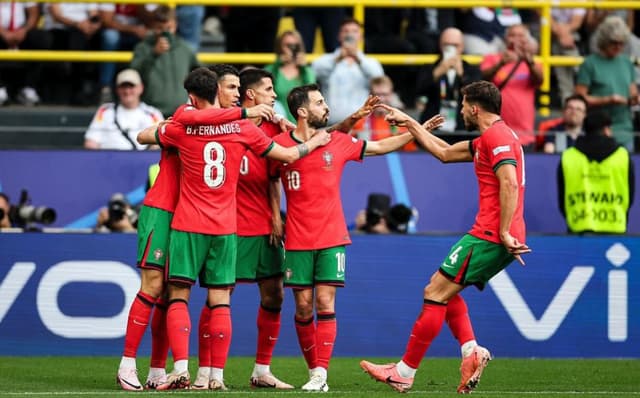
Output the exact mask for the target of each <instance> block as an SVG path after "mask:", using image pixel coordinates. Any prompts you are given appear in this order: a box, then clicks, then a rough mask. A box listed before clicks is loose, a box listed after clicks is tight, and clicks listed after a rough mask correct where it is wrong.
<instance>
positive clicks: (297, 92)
mask: <svg viewBox="0 0 640 398" xmlns="http://www.w3.org/2000/svg"><path fill="white" fill-rule="evenodd" d="M311 91H320V87H318V85H317V84H306V85H304V86H299V87H296V88H294V89H293V90H291V92H289V95H287V105H288V106H289V112H291V114H292V115H293V116H294V117H295V118H296V119H297V118H298V109H299V108H302V107H303V106H306V105H309V93H310V92H311Z"/></svg>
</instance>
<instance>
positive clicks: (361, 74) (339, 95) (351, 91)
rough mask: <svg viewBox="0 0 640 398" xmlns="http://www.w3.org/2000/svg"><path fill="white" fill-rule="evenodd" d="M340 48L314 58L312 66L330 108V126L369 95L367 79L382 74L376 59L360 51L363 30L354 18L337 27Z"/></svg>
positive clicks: (357, 106)
mask: <svg viewBox="0 0 640 398" xmlns="http://www.w3.org/2000/svg"><path fill="white" fill-rule="evenodd" d="M338 39H339V42H340V46H339V47H338V48H337V49H336V50H335V51H333V52H332V53H328V54H324V55H322V56H321V57H319V58H318V59H316V60H315V61H314V62H313V64H312V66H313V70H314V71H315V73H316V77H317V79H318V82H319V83H320V84H321V86H322V92H323V93H324V94H325V97H326V99H327V102H328V103H330V104H331V105H332V109H333V111H332V112H331V116H330V117H331V119H330V123H335V122H339V121H342V120H344V119H345V118H346V117H347V116H349V115H350V114H351V113H352V112H353V111H355V110H356V109H358V108H359V107H360V104H362V103H363V102H364V101H365V100H366V99H367V96H368V95H369V80H371V79H372V78H374V77H379V76H382V75H384V71H383V70H382V65H380V62H378V60H376V59H374V58H371V57H367V56H365V55H364V53H363V52H362V51H360V50H359V44H360V42H361V41H362V27H361V26H360V23H359V22H358V21H356V20H355V19H352V18H348V19H345V20H344V21H343V22H342V24H341V25H340V34H339V36H338Z"/></svg>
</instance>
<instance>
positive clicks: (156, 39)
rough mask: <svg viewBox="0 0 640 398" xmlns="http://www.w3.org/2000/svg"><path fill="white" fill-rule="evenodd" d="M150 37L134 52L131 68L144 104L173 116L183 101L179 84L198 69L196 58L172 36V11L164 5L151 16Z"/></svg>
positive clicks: (185, 96) (173, 33)
mask: <svg viewBox="0 0 640 398" xmlns="http://www.w3.org/2000/svg"><path fill="white" fill-rule="evenodd" d="M151 30H152V33H153V34H151V35H149V36H147V38H145V39H144V40H143V41H142V42H140V43H139V44H138V45H137V46H136V47H135V49H134V54H133V60H132V61H131V68H133V69H136V70H137V71H138V72H140V76H142V81H143V82H144V87H145V89H144V93H143V95H142V99H143V101H144V102H146V103H148V104H150V105H153V106H155V107H157V108H158V109H160V111H161V112H162V113H163V114H165V115H173V112H174V111H175V110H176V108H177V107H178V106H180V105H181V104H184V103H185V102H186V101H187V94H186V92H185V91H184V90H183V89H182V82H183V80H184V78H185V76H187V74H188V73H189V72H190V71H191V70H192V69H194V68H195V67H197V66H198V61H197V59H196V55H195V53H194V52H193V50H192V49H191V47H189V45H188V44H187V43H186V42H185V41H184V40H183V39H182V38H180V37H178V36H176V15H175V11H174V10H173V9H171V8H169V7H166V6H160V7H158V8H156V9H155V10H154V11H153V13H152V22H151Z"/></svg>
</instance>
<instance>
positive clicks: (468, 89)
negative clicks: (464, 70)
mask: <svg viewBox="0 0 640 398" xmlns="http://www.w3.org/2000/svg"><path fill="white" fill-rule="evenodd" d="M461 92H462V95H464V96H465V98H466V100H467V102H468V103H471V104H475V105H478V106H480V108H482V109H484V110H485V111H487V112H490V113H495V114H496V115H499V114H500V107H501V106H502V96H501V95H500V90H498V87H496V85H495V84H493V83H491V82H488V81H485V80H480V81H477V82H473V83H469V84H467V85H466V86H464V87H462V90H461Z"/></svg>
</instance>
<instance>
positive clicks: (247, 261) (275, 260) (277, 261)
mask: <svg viewBox="0 0 640 398" xmlns="http://www.w3.org/2000/svg"><path fill="white" fill-rule="evenodd" d="M283 257H284V253H283V249H282V247H276V246H273V245H271V244H269V235H262V236H238V258H237V261H236V281H237V282H256V281H259V280H262V279H269V278H273V277H277V276H282V274H283V269H282V268H283V267H282V265H283V263H284V258H283Z"/></svg>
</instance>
